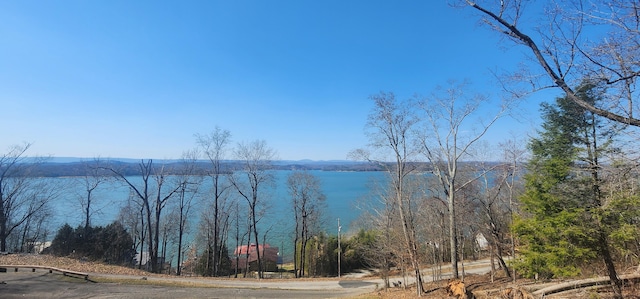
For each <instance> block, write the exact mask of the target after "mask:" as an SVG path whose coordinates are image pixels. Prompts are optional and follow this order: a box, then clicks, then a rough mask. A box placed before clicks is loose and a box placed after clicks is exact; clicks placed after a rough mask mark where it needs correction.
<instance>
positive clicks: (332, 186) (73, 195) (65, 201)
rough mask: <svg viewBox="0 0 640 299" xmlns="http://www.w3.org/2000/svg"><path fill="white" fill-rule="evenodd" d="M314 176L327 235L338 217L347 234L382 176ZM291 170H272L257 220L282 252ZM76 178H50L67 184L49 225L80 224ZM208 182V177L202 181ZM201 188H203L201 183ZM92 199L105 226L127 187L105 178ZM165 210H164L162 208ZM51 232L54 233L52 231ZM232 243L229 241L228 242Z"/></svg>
mask: <svg viewBox="0 0 640 299" xmlns="http://www.w3.org/2000/svg"><path fill="white" fill-rule="evenodd" d="M309 172H310V173H311V174H313V175H315V176H316V177H317V178H318V179H319V180H320V182H321V186H322V191H323V192H324V194H325V196H326V206H327V207H326V211H325V223H324V225H323V226H324V229H325V231H326V232H327V233H328V234H330V235H336V234H337V219H338V218H340V224H341V226H342V233H349V231H350V225H351V223H352V222H353V221H354V220H355V219H356V218H357V217H359V215H360V214H361V211H360V210H359V209H358V208H357V203H358V202H359V201H361V200H363V199H364V198H366V197H367V196H369V195H370V191H369V190H370V186H371V185H372V184H373V182H374V181H381V180H383V179H384V176H385V174H384V173H383V172H356V171H354V172H344V171H321V170H315V171H309ZM290 173H292V171H286V170H278V171H274V176H275V186H274V187H273V188H270V190H268V192H267V193H266V197H265V199H266V200H267V202H268V203H269V205H270V207H269V209H268V211H267V215H266V216H265V218H264V219H263V220H261V222H260V223H259V227H258V229H259V233H260V234H262V233H264V232H265V231H266V230H268V229H270V230H269V232H268V233H267V243H270V244H271V245H272V246H280V247H282V246H284V248H283V250H284V251H285V254H286V253H287V252H286V251H290V250H287V248H290V245H287V244H286V243H290V240H291V236H292V235H293V225H294V223H293V219H294V218H293V210H292V208H291V199H290V197H289V194H288V191H287V186H286V181H287V176H288V175H289V174H290ZM79 179H80V178H75V177H64V178H54V179H52V180H56V184H60V185H64V186H69V187H68V189H67V190H69V191H67V192H65V193H64V195H63V196H61V197H60V198H58V199H56V200H55V201H54V203H53V209H54V213H55V214H54V215H56V216H55V218H54V219H55V221H54V223H52V224H53V226H52V227H56V230H57V228H59V227H60V226H62V225H63V224H64V223H68V224H69V225H71V226H72V227H77V226H78V225H81V224H83V223H84V214H83V212H82V206H81V205H80V202H79V198H81V197H86V192H85V191H83V185H82V182H81V181H79ZM131 179H132V180H133V181H141V179H140V178H139V177H132V178H131ZM205 182H206V183H208V180H205ZM203 187H206V185H205V186H203ZM93 196H94V201H95V204H92V205H95V206H94V207H95V211H94V215H92V218H91V221H92V225H107V224H109V223H111V222H113V221H114V220H115V219H116V218H117V215H118V212H119V211H120V208H121V207H123V206H124V205H126V203H127V200H128V198H129V188H128V187H127V186H125V185H124V184H123V183H122V182H119V181H109V182H106V183H105V184H103V185H102V186H101V187H100V188H99V189H98V190H96V191H95V194H94V195H93ZM240 203H241V204H245V205H246V201H244V199H242V200H241V201H240ZM200 206H202V204H201V203H196V205H195V207H194V208H193V210H194V212H192V215H191V219H192V220H193V222H196V223H192V224H191V225H192V227H197V225H198V223H197V221H198V218H199V216H200V215H199V213H200V211H201V210H202V209H201V208H199V207H200ZM165 212H168V210H166V211H165ZM52 234H55V232H52ZM231 245H233V244H231Z"/></svg>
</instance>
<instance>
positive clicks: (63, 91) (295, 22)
mask: <svg viewBox="0 0 640 299" xmlns="http://www.w3.org/2000/svg"><path fill="white" fill-rule="evenodd" d="M446 2H447V1H435V0H429V1H424V0H420V1H418V0H416V1H377V0H376V1H373V0H358V1H356V0H354V1H305V0H302V1H300V0H295V1H294V0H291V1H278V0H276V1H259V0H256V1H245V0H237V1H236V0H234V1H228V0H225V1H214V0H210V1H195V0H190V1H158V0H154V1H129V0H125V1H120V0H116V1H113V0H110V1H85V0H82V1H71V0H65V1H44V0H41V1H30V0H25V1H2V2H0V106H1V107H2V113H1V116H0V127H1V129H0V149H3V151H4V149H6V148H7V147H8V146H10V145H12V144H17V143H21V142H23V141H26V142H32V143H33V147H32V150H31V152H30V154H31V155H36V154H37V155H52V156H57V157H86V158H91V157H98V156H99V157H102V158H159V159H165V158H166V159H173V158H180V156H181V153H182V152H183V151H185V150H187V149H190V148H193V147H194V146H195V142H194V141H195V138H194V134H196V133H201V134H205V133H208V132H210V131H211V130H213V129H214V127H215V126H220V127H221V128H224V129H227V130H229V131H230V132H231V134H232V136H233V140H234V142H240V141H252V140H257V139H263V140H265V141H266V142H267V144H268V145H269V146H271V147H272V148H274V149H275V150H276V151H277V152H278V156H279V158H281V159H287V160H297V159H313V160H330V159H346V157H347V153H348V152H349V151H351V150H353V149H355V148H359V147H363V146H365V145H366V144H367V139H366V137H365V135H364V125H365V122H366V118H367V115H368V113H369V111H370V109H371V103H370V101H369V99H368V98H369V96H370V95H372V94H376V93H378V92H380V91H391V92H394V93H396V95H397V96H398V97H402V98H408V97H411V96H412V95H413V94H415V93H418V94H428V93H430V92H431V91H432V90H433V89H434V87H435V86H436V85H443V84H446V81H447V80H449V79H456V80H463V79H469V80H471V82H473V87H474V88H476V89H477V90H478V91H480V92H483V93H489V94H491V95H492V96H495V97H499V94H500V89H499V87H498V86H497V85H496V84H495V80H494V78H493V77H492V75H491V71H492V70H500V69H505V68H514V67H516V65H517V64H518V60H519V59H521V58H522V52H524V51H525V49H524V48H522V47H510V44H508V43H506V44H503V45H502V46H499V45H498V43H499V41H500V39H501V37H500V36H499V35H498V34H496V33H494V32H491V31H489V30H488V29H487V28H481V27H478V26H477V25H478V20H477V18H476V17H474V15H473V12H472V11H471V10H470V9H462V10H461V9H455V8H452V7H450V6H448V5H447V3H446ZM505 45H506V46H507V47H504V46H505ZM539 102H540V99H531V100H530V102H529V104H528V105H524V106H522V107H521V108H522V109H524V110H525V111H527V112H526V113H525V114H528V115H527V116H529V117H530V118H525V119H524V120H522V121H519V122H517V121H515V120H514V119H513V118H505V119H502V120H501V121H500V122H499V123H498V124H496V126H495V127H494V128H493V129H492V130H491V132H490V134H489V135H488V136H487V141H488V142H490V143H492V144H495V143H497V142H499V141H503V140H504V139H506V138H508V137H509V136H507V135H510V134H517V135H521V136H523V135H526V134H527V133H530V132H531V130H532V128H533V127H532V123H535V122H536V120H535V118H536V116H537V115H538V114H539V113H538V104H539Z"/></svg>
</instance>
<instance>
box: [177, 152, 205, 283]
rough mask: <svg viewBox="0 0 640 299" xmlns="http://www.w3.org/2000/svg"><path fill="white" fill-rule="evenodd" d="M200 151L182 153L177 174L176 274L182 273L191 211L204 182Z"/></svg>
mask: <svg viewBox="0 0 640 299" xmlns="http://www.w3.org/2000/svg"><path fill="white" fill-rule="evenodd" d="M198 156H199V153H198V151H197V150H191V151H187V152H185V153H183V154H182V162H181V166H180V170H179V172H178V174H177V176H176V184H177V185H178V186H179V190H178V199H179V200H178V203H177V206H176V212H177V218H178V219H177V222H178V267H177V270H176V275H178V276H180V274H181V271H182V269H181V263H182V260H181V259H182V250H183V248H182V247H183V244H182V242H183V237H184V234H185V232H186V230H187V222H188V220H189V215H190V212H191V207H192V202H193V199H194V198H195V197H196V195H197V194H198V188H199V187H200V184H201V183H202V177H201V176H200V175H198V174H197V169H196V162H197V160H198Z"/></svg>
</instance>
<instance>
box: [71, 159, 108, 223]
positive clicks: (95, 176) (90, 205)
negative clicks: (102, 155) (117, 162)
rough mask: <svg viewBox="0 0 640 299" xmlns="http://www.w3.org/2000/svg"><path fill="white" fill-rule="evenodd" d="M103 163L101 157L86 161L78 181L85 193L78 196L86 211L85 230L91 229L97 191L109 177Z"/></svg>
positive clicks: (83, 209)
mask: <svg viewBox="0 0 640 299" xmlns="http://www.w3.org/2000/svg"><path fill="white" fill-rule="evenodd" d="M102 163H103V162H102V161H101V160H100V159H99V158H96V159H94V160H92V161H84V162H83V163H82V166H81V167H82V172H83V174H82V176H80V177H78V178H77V181H78V182H79V184H80V185H82V187H83V194H79V196H78V197H79V201H80V205H81V206H82V211H83V212H84V219H85V220H84V229H85V232H86V231H88V230H89V227H90V226H91V216H92V214H93V213H94V212H95V201H96V194H95V191H96V190H97V189H98V187H100V185H102V184H103V183H105V182H106V181H107V179H108V177H107V173H106V171H105V169H104V168H103V167H101V166H102Z"/></svg>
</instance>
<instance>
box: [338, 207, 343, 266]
mask: <svg viewBox="0 0 640 299" xmlns="http://www.w3.org/2000/svg"><path fill="white" fill-rule="evenodd" d="M340 229H342V226H340V218H338V278H340V258H341V256H342V247H340Z"/></svg>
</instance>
